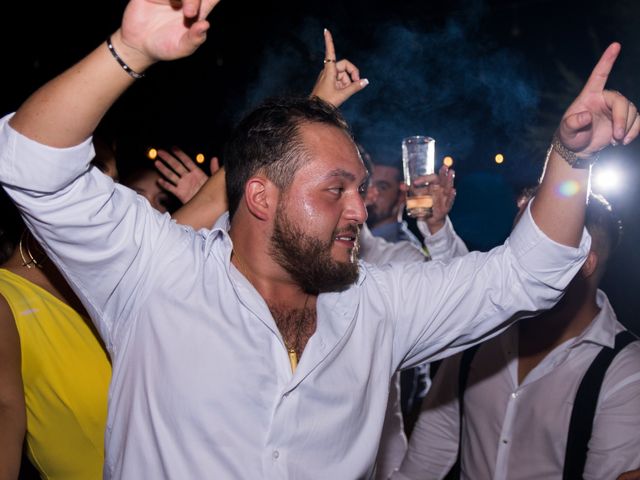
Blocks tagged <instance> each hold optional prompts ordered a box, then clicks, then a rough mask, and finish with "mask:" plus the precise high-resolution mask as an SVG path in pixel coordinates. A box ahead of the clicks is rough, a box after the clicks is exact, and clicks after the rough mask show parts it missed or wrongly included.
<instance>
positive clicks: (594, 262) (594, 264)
mask: <svg viewBox="0 0 640 480" xmlns="http://www.w3.org/2000/svg"><path fill="white" fill-rule="evenodd" d="M599 261H600V259H599V258H598V254H597V253H596V252H594V251H593V250H591V251H590V252H589V254H588V255H587V259H586V260H585V262H584V264H583V265H582V268H581V269H580V273H581V274H582V276H583V277H584V278H589V277H590V276H591V275H593V274H594V272H595V271H596V269H597V268H598V262H599Z"/></svg>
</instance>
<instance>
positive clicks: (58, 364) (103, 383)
mask: <svg viewBox="0 0 640 480" xmlns="http://www.w3.org/2000/svg"><path fill="white" fill-rule="evenodd" d="M100 145H101V148H100V149H98V150H97V151H96V156H95V158H94V159H93V161H92V164H93V165H94V166H95V167H97V168H99V169H100V170H101V171H103V173H105V174H107V173H110V174H111V175H112V176H113V177H114V178H117V169H116V166H115V157H114V154H113V151H112V150H111V149H109V148H106V144H103V143H101V144H100ZM102 147H104V148H102ZM2 203H3V216H2V222H3V225H2V229H3V232H4V233H5V239H6V240H7V251H8V255H7V258H6V259H5V260H4V261H3V262H2V263H1V265H0V479H2V480H14V479H16V478H18V471H19V470H20V463H21V461H20V460H21V457H22V455H23V445H24V453H25V454H26V457H27V458H28V460H27V461H26V463H24V464H23V468H24V469H25V471H31V470H32V469H31V466H33V469H35V470H36V471H37V474H38V475H39V476H40V477H42V478H47V479H51V480H58V479H59V480H89V479H99V478H102V466H103V462H104V426H105V424H106V420H107V392H108V387H109V380H110V378H111V365H110V360H109V357H108V355H107V351H106V349H105V348H104V345H103V344H102V341H101V340H100V339H99V337H98V335H97V333H96V331H95V328H94V326H93V324H92V323H91V321H90V319H89V317H88V315H87V312H86V310H85V309H84V307H83V306H82V304H81V303H80V301H79V300H78V298H77V297H76V295H75V294H74V293H73V291H72V290H71V288H70V287H69V285H68V283H67V282H66V281H65V279H64V278H63V276H62V275H61V274H60V271H59V270H58V269H57V268H56V266H55V264H54V263H53V262H52V261H51V260H50V259H49V258H48V256H47V253H46V252H45V250H44V249H43V248H42V247H41V246H40V244H39V243H38V242H37V241H36V240H35V239H34V237H33V236H32V235H31V232H30V231H29V230H28V229H27V228H26V227H25V226H24V224H23V223H22V220H21V219H20V216H19V214H18V212H17V209H16V208H15V207H14V206H13V205H12V204H11V203H10V202H9V201H8V199H6V198H4V192H3V199H2ZM23 474H24V472H23ZM21 478H22V475H21Z"/></svg>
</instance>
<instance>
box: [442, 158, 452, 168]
mask: <svg viewBox="0 0 640 480" xmlns="http://www.w3.org/2000/svg"><path fill="white" fill-rule="evenodd" d="M442 163H443V164H444V165H445V166H446V167H448V168H450V167H451V165H453V157H451V156H449V155H447V156H446V157H444V158H443V159H442Z"/></svg>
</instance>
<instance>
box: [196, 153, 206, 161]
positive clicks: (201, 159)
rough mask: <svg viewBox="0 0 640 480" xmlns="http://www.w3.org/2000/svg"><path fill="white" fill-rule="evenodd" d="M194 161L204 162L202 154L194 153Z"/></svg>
mask: <svg viewBox="0 0 640 480" xmlns="http://www.w3.org/2000/svg"><path fill="white" fill-rule="evenodd" d="M196 162H198V163H204V154H202V153H199V154H197V155H196Z"/></svg>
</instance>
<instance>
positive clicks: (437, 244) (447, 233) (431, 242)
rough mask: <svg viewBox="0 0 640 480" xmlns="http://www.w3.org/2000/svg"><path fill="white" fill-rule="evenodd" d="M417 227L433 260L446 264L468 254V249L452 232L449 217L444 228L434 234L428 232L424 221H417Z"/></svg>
mask: <svg viewBox="0 0 640 480" xmlns="http://www.w3.org/2000/svg"><path fill="white" fill-rule="evenodd" d="M417 225H418V230H420V233H422V236H423V237H424V245H425V247H427V250H428V251H429V254H430V255H431V258H432V259H433V260H440V261H442V262H447V261H449V260H451V259H452V258H454V257H461V256H462V255H466V254H467V253H469V249H467V246H466V245H465V243H464V242H463V241H462V239H461V238H460V237H459V236H458V234H457V233H456V231H455V230H454V228H453V224H452V223H451V220H450V219H449V216H447V218H446V220H445V224H444V227H442V228H441V229H440V230H438V231H437V232H436V233H434V234H432V233H431V232H430V231H429V227H428V226H427V222H425V221H424V220H421V219H420V220H418V221H417Z"/></svg>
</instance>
